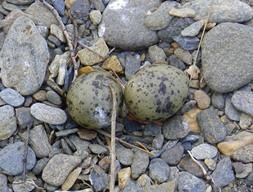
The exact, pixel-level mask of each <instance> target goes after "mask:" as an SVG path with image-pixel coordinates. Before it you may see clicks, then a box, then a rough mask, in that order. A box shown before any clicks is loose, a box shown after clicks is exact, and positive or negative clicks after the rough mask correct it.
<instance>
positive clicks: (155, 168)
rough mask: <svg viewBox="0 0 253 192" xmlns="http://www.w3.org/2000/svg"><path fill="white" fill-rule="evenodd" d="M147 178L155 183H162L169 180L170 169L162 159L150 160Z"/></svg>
mask: <svg viewBox="0 0 253 192" xmlns="http://www.w3.org/2000/svg"><path fill="white" fill-rule="evenodd" d="M149 176H150V177H151V178H152V179H153V180H154V181H155V182H156V183H163V182H165V181H167V180H168V179H169V176H170V167H169V166H168V165H167V163H166V162H165V161H164V160H162V159H159V158H156V159H152V160H151V161H150V164H149Z"/></svg>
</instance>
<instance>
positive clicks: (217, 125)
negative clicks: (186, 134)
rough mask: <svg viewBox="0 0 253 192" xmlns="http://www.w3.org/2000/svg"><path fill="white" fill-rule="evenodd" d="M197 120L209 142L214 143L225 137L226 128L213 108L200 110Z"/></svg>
mask: <svg viewBox="0 0 253 192" xmlns="http://www.w3.org/2000/svg"><path fill="white" fill-rule="evenodd" d="M197 120H198V123H199V126H200V128H201V130H202V131H203V134H204V138H205V140H206V141H207V142H209V143H212V144H214V143H218V142H220V141H223V140H224V139H225V137H226V128H225V126H224V125H223V124H222V122H221V121H220V119H219V117H218V115H217V113H216V111H215V110H214V109H213V108H208V109H205V110H203V111H201V112H199V113H198V115H197Z"/></svg>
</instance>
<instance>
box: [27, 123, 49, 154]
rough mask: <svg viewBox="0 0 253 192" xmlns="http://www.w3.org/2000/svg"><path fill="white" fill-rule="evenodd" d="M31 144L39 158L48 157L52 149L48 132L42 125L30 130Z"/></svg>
mask: <svg viewBox="0 0 253 192" xmlns="http://www.w3.org/2000/svg"><path fill="white" fill-rule="evenodd" d="M26 134H27V133H26ZM38 141H39V142H38ZM29 144H30V145H31V147H32V149H33V150H34V152H35V154H36V156H37V157H39V158H42V157H48V155H49V153H50V152H51V150H52V148H51V145H50V143H49V141H48V137H47V133H46V131H45V129H44V127H43V126H42V125H37V126H36V127H34V128H33V129H32V130H31V131H30V137H29Z"/></svg>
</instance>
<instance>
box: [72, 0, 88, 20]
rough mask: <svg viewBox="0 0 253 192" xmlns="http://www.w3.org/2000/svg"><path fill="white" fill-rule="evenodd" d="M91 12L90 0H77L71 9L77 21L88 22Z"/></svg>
mask: <svg viewBox="0 0 253 192" xmlns="http://www.w3.org/2000/svg"><path fill="white" fill-rule="evenodd" d="M89 12H90V1H89V0H75V1H74V3H73V5H72V6H71V8H70V14H71V15H72V17H73V18H75V19H81V20H86V18H88V16H89Z"/></svg>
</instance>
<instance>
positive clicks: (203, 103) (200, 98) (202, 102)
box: [194, 90, 211, 109]
mask: <svg viewBox="0 0 253 192" xmlns="http://www.w3.org/2000/svg"><path fill="white" fill-rule="evenodd" d="M194 99H195V100H196V101H197V106H198V108H200V109H206V108H208V107H209V106H210V103H211V99H210V97H209V96H208V95H207V94H206V92H205V91H203V90H197V91H195V92H194Z"/></svg>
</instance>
